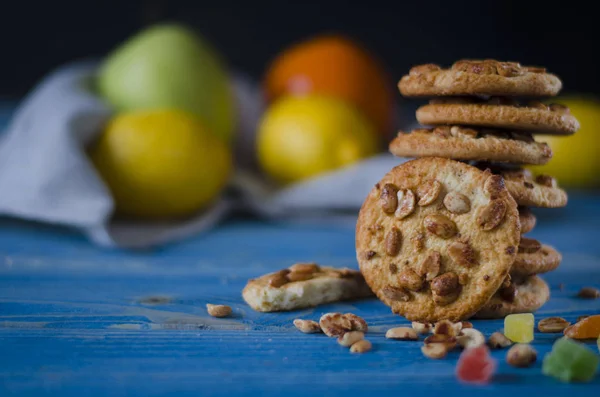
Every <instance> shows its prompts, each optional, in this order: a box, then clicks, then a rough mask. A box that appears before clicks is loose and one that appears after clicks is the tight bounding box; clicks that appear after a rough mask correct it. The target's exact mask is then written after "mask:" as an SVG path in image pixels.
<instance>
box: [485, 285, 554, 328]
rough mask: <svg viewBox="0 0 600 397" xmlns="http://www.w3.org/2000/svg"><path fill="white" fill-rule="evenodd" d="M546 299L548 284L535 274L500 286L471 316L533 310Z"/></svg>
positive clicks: (495, 316)
mask: <svg viewBox="0 0 600 397" xmlns="http://www.w3.org/2000/svg"><path fill="white" fill-rule="evenodd" d="M548 299H550V289H549V288H548V284H546V282H545V281H544V280H542V279H541V278H539V277H537V276H530V277H527V278H525V279H524V280H517V281H516V282H514V283H513V284H511V286H509V287H507V288H501V289H500V290H499V291H498V292H497V293H496V295H494V296H493V297H492V299H490V300H489V302H488V303H486V305H485V306H484V307H483V308H482V309H481V310H480V311H478V312H477V313H476V314H475V315H474V316H473V318H504V317H506V316H508V315H509V314H515V313H531V312H535V311H536V310H538V309H539V308H540V307H542V306H543V305H544V303H546V302H547V301H548Z"/></svg>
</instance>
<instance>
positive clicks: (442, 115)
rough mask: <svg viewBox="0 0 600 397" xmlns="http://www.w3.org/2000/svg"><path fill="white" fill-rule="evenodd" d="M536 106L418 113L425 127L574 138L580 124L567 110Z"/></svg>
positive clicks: (460, 106)
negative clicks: (449, 126) (448, 126)
mask: <svg viewBox="0 0 600 397" xmlns="http://www.w3.org/2000/svg"><path fill="white" fill-rule="evenodd" d="M432 102H433V101H432ZM536 103H537V104H538V105H537V106H535V107H534V106H514V105H504V104H497V105H496V104H492V103H490V102H486V103H430V104H428V105H425V106H421V107H420V108H419V109H417V120H419V123H421V124H426V125H438V124H461V125H472V126H483V127H491V128H508V129H516V130H525V131H532V132H535V133H542V134H553V135H571V134H574V133H575V132H577V130H578V129H579V121H577V119H576V118H575V117H574V116H572V115H571V114H569V109H568V108H567V107H565V106H560V105H551V106H546V105H544V104H542V103H541V102H536Z"/></svg>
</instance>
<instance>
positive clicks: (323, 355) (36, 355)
mask: <svg viewBox="0 0 600 397" xmlns="http://www.w3.org/2000/svg"><path fill="white" fill-rule="evenodd" d="M571 197H572V198H571V202H570V204H569V206H568V208H566V209H562V210H553V211H548V210H544V211H537V214H538V216H539V219H538V227H537V228H536V229H535V230H534V232H533V233H531V235H532V236H533V237H536V238H539V239H540V240H542V241H543V242H546V243H549V244H553V245H555V246H556V247H557V248H558V249H559V250H561V251H562V252H563V254H564V262H563V264H562V266H561V267H560V268H559V270H558V271H556V272H554V273H551V274H548V275H547V276H546V277H544V278H545V279H546V280H547V281H548V283H549V284H550V286H551V293H552V298H551V300H550V302H549V303H548V304H547V305H545V306H544V307H543V308H542V309H541V310H540V311H539V312H538V313H537V314H536V317H537V318H538V319H539V318H542V317H545V316H551V315H560V316H564V317H565V318H567V319H568V320H570V321H574V320H575V319H576V318H577V317H578V316H579V315H582V314H590V313H600V300H596V301H585V300H580V299H577V298H574V295H575V294H576V293H577V291H578V290H579V289H580V288H581V287H583V286H595V287H600V243H599V240H600V232H599V231H598V230H600V229H599V225H600V200H599V199H598V196H597V195H595V194H590V193H588V194H577V193H574V194H572V195H571ZM296 261H317V262H319V263H321V264H326V265H333V266H349V267H356V266H357V265H356V261H355V259H354V231H353V230H352V229H351V228H347V227H322V226H321V227H310V226H306V225H305V226H292V225H285V224H268V223H264V222H260V221H257V220H250V219H246V220H240V219H237V220H236V219H232V220H229V221H227V222H225V223H224V224H223V225H222V226H220V227H219V228H217V229H216V230H214V231H212V232H209V233H207V234H203V235H200V236H196V237H193V238H190V239H188V240H185V241H182V242H180V243H177V244H174V245H170V246H168V247H164V248H162V249H160V250H156V251H152V252H135V253H132V252H122V251H115V250H102V249H99V248H96V247H94V246H92V245H91V244H90V243H88V242H87V241H86V240H85V239H84V238H83V237H82V236H80V235H78V234H77V233H75V232H72V231H68V230H64V229H58V228H53V227H48V226H42V225H37V224H30V223H23V222H19V221H14V220H7V219H4V220H1V221H0V358H1V360H0V396H6V395H38V396H39V395H57V396H58V395H60V396H82V395H110V396H125V395H127V396H131V395H136V396H137V395H139V396H188V395H189V396H200V395H207V396H216V395H234V394H235V395H249V396H250V395H252V396H262V395H280V394H284V393H285V394H286V395H290V396H305V395H319V396H320V395H326V396H329V395H331V396H335V395H345V396H347V395H349V393H350V395H370V393H381V394H382V395H383V394H385V395H398V394H403V395H417V393H418V394H419V395H420V394H421V393H427V394H430V395H431V393H441V392H443V393H444V394H443V395H464V393H465V392H475V393H479V392H481V391H483V390H485V391H489V394H490V395H497V396H506V395H509V394H510V393H519V394H525V393H543V395H574V396H575V395H582V396H583V395H587V396H592V395H596V396H597V395H599V393H600V375H599V376H597V377H596V378H595V380H594V381H593V382H591V383H587V384H570V385H569V384H562V383H559V382H558V381H556V380H554V379H551V378H548V377H545V376H543V375H542V374H541V359H542V357H543V356H544V355H545V354H546V353H547V352H548V351H549V350H550V348H551V344H552V342H553V340H554V339H555V336H553V335H548V334H540V333H536V335H535V336H536V339H535V342H534V343H533V344H534V347H535V348H536V349H537V351H538V353H539V356H538V357H539V358H538V362H537V363H536V364H535V365H534V366H533V367H532V368H528V369H516V368H512V367H509V366H507V365H506V364H505V363H504V355H505V352H504V351H497V352H494V353H493V356H494V357H495V358H496V359H497V360H498V362H499V366H498V373H497V375H496V377H495V378H494V381H493V383H492V384H490V385H489V386H485V387H477V386H470V385H463V384H460V383H458V382H457V380H456V378H455V375H454V368H455V364H456V360H457V357H458V352H453V353H451V354H450V355H449V357H447V358H446V359H444V360H439V361H434V360H429V359H426V358H425V357H423V355H422V354H421V351H420V346H421V343H419V342H397V341H396V342H394V341H389V340H386V339H385V337H384V333H385V331H386V330H387V329H388V328H390V327H393V326H399V325H406V324H408V322H407V321H406V320H404V319H403V318H401V317H398V316H393V315H392V314H391V313H390V310H389V309H388V308H387V307H386V306H384V305H383V304H382V303H380V302H379V301H377V300H365V301H360V302H347V303H339V304H331V305H326V306H322V307H317V308H314V309H310V310H302V311H298V312H293V313H279V314H259V313H256V312H254V311H252V310H251V309H250V308H249V307H248V306H247V305H246V304H245V303H244V302H243V300H242V298H241V296H240V291H241V289H242V288H243V286H244V285H245V283H246V281H247V279H248V278H250V277H254V276H257V275H260V274H263V273H265V272H268V271H272V270H276V269H279V268H282V267H285V266H288V265H290V264H292V263H294V262H296ZM206 303H224V304H228V305H231V306H232V307H233V309H234V316H233V317H232V318H229V319H214V318H211V317H209V316H208V315H207V313H206V310H205V304H206ZM330 311H341V312H353V313H356V314H358V315H360V316H363V317H364V318H365V319H366V320H367V321H368V323H369V325H370V332H369V334H368V338H369V339H370V340H371V341H372V342H373V350H372V351H371V352H369V353H366V354H363V355H353V354H350V353H349V351H348V349H346V348H343V347H340V346H339V345H338V344H337V343H336V342H335V340H334V339H330V338H327V337H325V336H323V335H305V334H302V333H300V332H298V331H297V330H296V329H295V328H294V326H293V325H292V320H293V319H294V318H297V317H301V318H309V319H315V320H317V319H318V318H319V317H320V315H321V314H322V313H325V312H330ZM474 325H475V327H476V328H478V329H480V330H481V331H483V332H484V333H485V334H486V335H489V334H490V333H492V332H493V331H496V330H499V329H501V328H502V321H500V320H492V321H489V320H488V321H475V322H474ZM589 346H590V347H592V348H594V349H597V348H596V347H595V343H591V342H590V343H589ZM433 395H442V394H433Z"/></svg>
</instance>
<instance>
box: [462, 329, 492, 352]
mask: <svg viewBox="0 0 600 397" xmlns="http://www.w3.org/2000/svg"><path fill="white" fill-rule="evenodd" d="M456 341H457V342H458V344H459V345H461V346H462V347H463V348H465V349H470V348H472V347H479V346H483V345H485V336H483V334H482V333H481V332H479V331H477V330H476V329H475V328H466V329H463V330H462V331H460V335H458V337H457V338H456Z"/></svg>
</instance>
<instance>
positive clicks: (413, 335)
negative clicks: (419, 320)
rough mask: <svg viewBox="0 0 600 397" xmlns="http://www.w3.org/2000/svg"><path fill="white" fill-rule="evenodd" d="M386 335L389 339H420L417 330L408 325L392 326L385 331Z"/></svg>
mask: <svg viewBox="0 0 600 397" xmlns="http://www.w3.org/2000/svg"><path fill="white" fill-rule="evenodd" d="M385 337H386V338H388V339H398V340H417V339H419V337H418V335H417V331H415V330H414V329H412V328H408V327H396V328H390V329H388V330H387V332H386V333H385Z"/></svg>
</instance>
